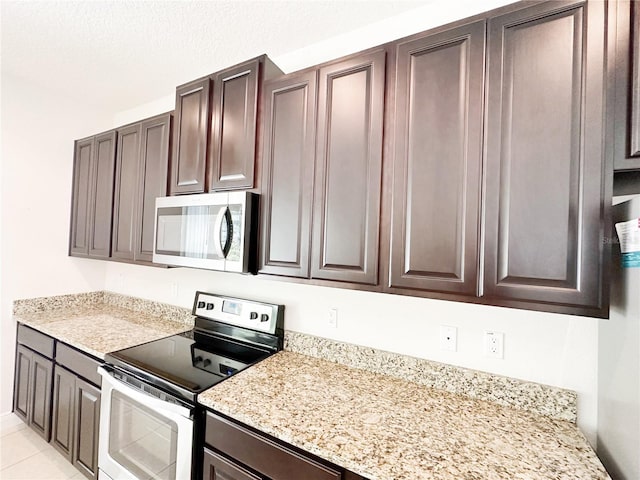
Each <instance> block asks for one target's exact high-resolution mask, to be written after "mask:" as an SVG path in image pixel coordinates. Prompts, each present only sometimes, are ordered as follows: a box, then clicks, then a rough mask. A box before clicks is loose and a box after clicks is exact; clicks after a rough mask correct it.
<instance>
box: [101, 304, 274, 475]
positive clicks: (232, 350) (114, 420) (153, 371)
mask: <svg viewBox="0 0 640 480" xmlns="http://www.w3.org/2000/svg"><path fill="white" fill-rule="evenodd" d="M193 314H194V315H196V319H195V328H194V329H193V330H191V331H189V332H186V333H182V334H178V335H172V336H170V337H166V338H162V339H160V340H155V341H152V342H149V343H145V344H143V345H139V346H136V347H131V348H126V349H124V350H119V351H117V352H112V353H110V354H107V355H106V357H105V362H106V364H105V365H103V366H101V367H100V368H99V369H98V371H99V373H100V375H102V399H101V412H100V442H99V452H98V468H99V473H98V478H99V479H107V480H108V479H112V480H116V479H117V480H120V479H131V480H141V479H145V480H146V479H152V478H157V479H163V480H185V479H197V478H198V475H197V473H198V472H194V471H193V470H194V469H193V468H192V466H193V465H194V464H195V463H196V462H198V459H199V452H197V450H198V449H195V448H193V447H194V445H195V444H197V443H198V442H199V439H200V438H201V436H202V429H201V428H200V427H201V424H202V422H200V421H199V418H201V417H202V416H203V409H202V408H200V407H199V406H198V405H197V398H198V394H199V393H202V392H203V391H205V390H207V389H208V388H210V387H212V386H213V385H215V384H216V383H218V382H221V381H223V380H224V379H226V378H227V377H229V376H231V375H233V374H234V373H236V372H239V371H241V370H243V369H245V368H247V367H249V366H250V365H253V364H254V363H256V362H259V361H260V360H263V359H264V358H266V357H268V356H270V355H272V354H274V353H275V352H277V351H278V350H280V349H282V341H283V321H284V306H282V305H274V304H267V303H262V302H255V301H251V300H245V299H239V298H229V297H223V296H219V295H214V294H210V293H205V292H196V297H195V301H194V305H193Z"/></svg>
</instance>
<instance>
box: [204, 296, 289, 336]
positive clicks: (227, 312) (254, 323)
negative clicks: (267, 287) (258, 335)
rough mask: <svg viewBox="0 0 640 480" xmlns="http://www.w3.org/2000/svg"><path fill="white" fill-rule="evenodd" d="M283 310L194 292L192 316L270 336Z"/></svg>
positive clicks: (278, 307)
mask: <svg viewBox="0 0 640 480" xmlns="http://www.w3.org/2000/svg"><path fill="white" fill-rule="evenodd" d="M283 310H284V307H283V306H282V305H274V304H270V303H261V302H254V301H252V300H244V299H241V298H230V297H222V296H219V295H214V294H211V293H205V292H196V299H195V301H194V305H193V314H194V315H196V316H198V317H202V318H207V319H209V320H215V321H216V322H222V323H227V324H229V325H235V326H237V327H243V328H249V329H251V330H257V331H259V332H264V333H270V334H272V335H273V334H275V333H276V328H277V326H278V320H279V319H281V317H282V315H283Z"/></svg>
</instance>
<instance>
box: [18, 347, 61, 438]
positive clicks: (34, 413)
mask: <svg viewBox="0 0 640 480" xmlns="http://www.w3.org/2000/svg"><path fill="white" fill-rule="evenodd" d="M52 371H53V362H52V361H51V360H49V359H47V358H45V357H43V356H42V355H39V354H37V353H35V352H34V351H32V350H30V349H29V348H27V347H25V346H24V345H21V344H18V345H17V349H16V369H15V382H14V391H13V405H14V412H15V413H16V414H17V415H18V416H19V417H21V418H22V419H23V420H24V421H25V423H27V425H29V426H30V427H31V428H32V429H33V430H34V431H35V432H36V433H38V435H40V436H41V437H42V438H44V439H45V440H47V441H49V434H50V426H51V422H50V419H51V379H52Z"/></svg>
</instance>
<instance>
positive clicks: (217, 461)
mask: <svg viewBox="0 0 640 480" xmlns="http://www.w3.org/2000/svg"><path fill="white" fill-rule="evenodd" d="M202 480H262V477H259V476H257V475H254V474H253V473H251V472H248V471H247V470H245V469H244V468H242V467H240V466H238V465H235V464H234V463H232V462H230V461H229V460H227V459H226V458H224V457H222V456H220V455H218V454H217V453H214V452H212V451H211V450H208V449H206V448H205V450H204V468H203V470H202Z"/></svg>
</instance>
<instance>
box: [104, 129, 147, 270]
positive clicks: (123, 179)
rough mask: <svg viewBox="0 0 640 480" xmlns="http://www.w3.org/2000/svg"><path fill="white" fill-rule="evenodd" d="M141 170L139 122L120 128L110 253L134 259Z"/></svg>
mask: <svg viewBox="0 0 640 480" xmlns="http://www.w3.org/2000/svg"><path fill="white" fill-rule="evenodd" d="M139 170H140V124H139V123H138V124H135V125H132V126H129V127H125V128H120V129H118V149H117V155H116V178H115V192H114V198H113V239H112V246H111V256H112V257H113V258H119V259H122V260H133V250H134V244H135V241H134V240H135V231H136V210H137V204H138V202H137V199H138V173H139Z"/></svg>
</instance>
